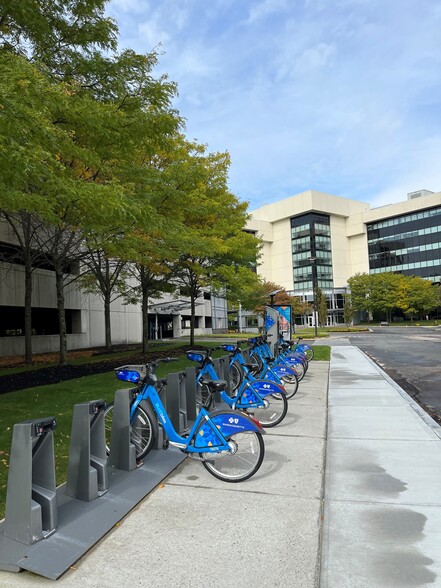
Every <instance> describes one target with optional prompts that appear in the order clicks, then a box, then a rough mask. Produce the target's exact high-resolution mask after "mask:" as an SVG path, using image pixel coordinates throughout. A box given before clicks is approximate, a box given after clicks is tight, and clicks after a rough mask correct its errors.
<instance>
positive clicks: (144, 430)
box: [104, 402, 155, 460]
mask: <svg viewBox="0 0 441 588" xmlns="http://www.w3.org/2000/svg"><path fill="white" fill-rule="evenodd" d="M112 418H113V402H112V403H111V404H108V405H107V408H106V410H105V411H104V427H105V430H106V450H107V453H108V454H109V453H110V435H111V431H112ZM153 431H154V429H153V424H152V420H151V417H150V416H149V414H148V413H147V412H146V411H145V410H144V409H143V408H142V407H141V406H140V405H139V406H138V408H137V409H136V412H135V415H134V418H133V421H132V423H131V424H130V441H131V443H133V445H134V446H135V453H136V459H137V460H140V459H142V458H143V457H145V456H146V455H147V453H148V452H149V451H150V450H151V449H152V447H153V442H154V440H155V438H154V433H153Z"/></svg>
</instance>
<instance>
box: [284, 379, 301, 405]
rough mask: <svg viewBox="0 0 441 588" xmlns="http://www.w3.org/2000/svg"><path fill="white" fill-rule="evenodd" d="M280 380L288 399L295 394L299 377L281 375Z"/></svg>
mask: <svg viewBox="0 0 441 588" xmlns="http://www.w3.org/2000/svg"><path fill="white" fill-rule="evenodd" d="M281 380H282V382H283V385H284V387H285V390H286V398H287V399H288V400H289V399H290V398H292V397H293V396H295V394H297V390H298V389H299V379H298V378H297V377H296V376H283V377H282V378H281Z"/></svg>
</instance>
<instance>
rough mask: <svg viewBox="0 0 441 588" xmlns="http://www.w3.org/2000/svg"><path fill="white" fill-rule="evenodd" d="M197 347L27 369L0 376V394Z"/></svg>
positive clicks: (102, 371)
mask: <svg viewBox="0 0 441 588" xmlns="http://www.w3.org/2000/svg"><path fill="white" fill-rule="evenodd" d="M195 348H196V349H197V348H198V346H197V345H193V346H192V347H189V346H185V347H180V348H179V349H172V350H168V351H154V352H152V353H149V354H147V355H145V354H142V353H140V354H139V355H130V356H128V357H127V358H126V359H124V357H122V356H121V354H119V355H118V358H115V359H106V360H103V361H98V362H94V363H85V364H82V365H70V364H68V365H63V366H61V365H54V366H50V367H45V368H40V369H35V370H29V371H26V372H21V373H18V374H11V375H4V376H0V394H5V393H6V392H16V391H17V390H23V389H25V388H34V387H36V386H45V385H47V384H58V383H59V382H64V381H66V380H74V379H75V378H81V377H83V376H93V375H94V374H103V373H105V372H110V371H111V370H113V369H114V368H116V367H119V366H121V365H124V364H129V363H130V364H142V363H146V362H147V361H155V360H157V359H160V358H163V357H168V356H176V355H177V354H180V355H181V354H183V353H185V352H186V351H189V350H190V349H195Z"/></svg>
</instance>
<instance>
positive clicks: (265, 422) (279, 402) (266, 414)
mask: <svg viewBox="0 0 441 588" xmlns="http://www.w3.org/2000/svg"><path fill="white" fill-rule="evenodd" d="M264 400H265V401H266V402H265V403H266V406H262V407H256V408H254V407H253V408H249V409H247V410H246V412H247V413H248V414H249V415H251V416H253V417H254V418H255V419H257V420H258V421H259V423H260V424H261V425H262V427H265V428H269V427H275V426H276V425H278V424H279V423H281V422H282V421H283V419H284V418H285V416H286V413H287V411H288V400H287V399H286V394H268V396H265V399H264Z"/></svg>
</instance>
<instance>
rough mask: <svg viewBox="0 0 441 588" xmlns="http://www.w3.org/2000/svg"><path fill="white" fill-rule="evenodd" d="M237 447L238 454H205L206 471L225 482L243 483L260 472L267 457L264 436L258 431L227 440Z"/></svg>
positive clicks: (234, 436) (235, 435) (236, 434)
mask: <svg viewBox="0 0 441 588" xmlns="http://www.w3.org/2000/svg"><path fill="white" fill-rule="evenodd" d="M227 440H228V441H231V442H232V443H233V444H235V446H236V452H235V453H231V454H228V453H226V452H222V453H221V454H216V453H203V454H202V457H203V458H204V459H206V460H208V461H203V462H202V463H203V465H204V467H205V469H206V470H207V471H208V472H210V474H211V475H212V476H214V477H215V478H218V479H219V480H222V481H224V482H231V483H236V482H243V481H244V480H248V478H251V476H254V474H255V473H256V472H257V471H258V469H259V468H260V466H261V465H262V462H263V457H264V455H265V445H264V442H263V438H262V434H261V433H259V432H257V431H244V432H240V433H234V434H233V435H231V436H230V437H228V439H227Z"/></svg>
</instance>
